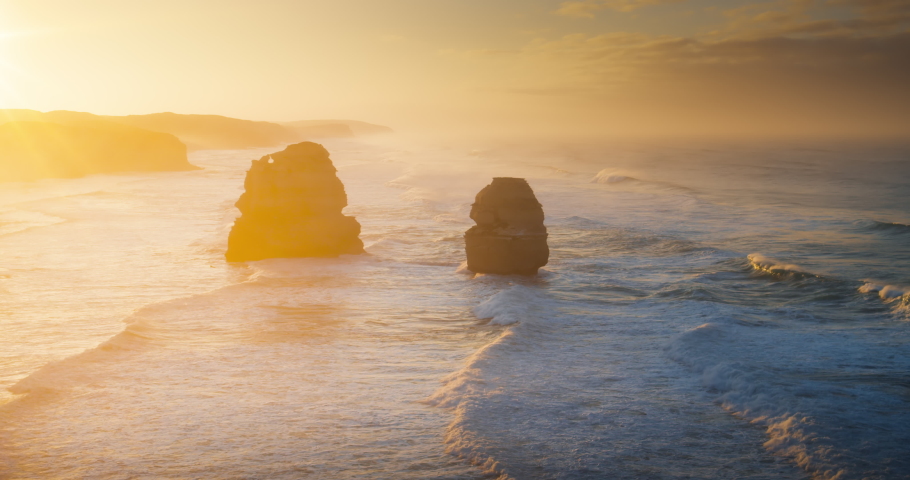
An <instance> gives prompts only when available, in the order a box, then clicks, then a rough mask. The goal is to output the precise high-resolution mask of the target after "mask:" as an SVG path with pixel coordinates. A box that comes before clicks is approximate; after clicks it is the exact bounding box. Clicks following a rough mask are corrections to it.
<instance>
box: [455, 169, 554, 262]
mask: <svg viewBox="0 0 910 480" xmlns="http://www.w3.org/2000/svg"><path fill="white" fill-rule="evenodd" d="M471 219H473V220H474V221H475V222H477V225H475V226H473V227H471V228H470V229H468V231H467V232H465V234H464V243H465V252H466V253H467V256H468V269H469V270H471V271H472V272H475V273H498V274H502V275H509V274H515V273H517V274H522V275H534V274H536V273H537V269H539V268H540V267H542V266H544V265H546V264H547V261H548V260H549V257H550V249H549V248H548V247H547V227H545V226H544V224H543V219H544V215H543V208H542V207H541V205H540V202H538V201H537V197H535V196H534V191H533V190H531V186H530V185H528V182H527V181H526V180H525V179H523V178H509V177H497V178H494V179H493V183H491V184H489V185H487V186H486V187H484V188H483V190H481V191H480V193H478V194H477V197H475V199H474V205H473V206H472V207H471Z"/></svg>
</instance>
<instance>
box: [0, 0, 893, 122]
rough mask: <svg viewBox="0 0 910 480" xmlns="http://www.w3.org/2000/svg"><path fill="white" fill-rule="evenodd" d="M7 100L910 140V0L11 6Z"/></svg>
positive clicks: (299, 0) (2, 43) (0, 14)
mask: <svg viewBox="0 0 910 480" xmlns="http://www.w3.org/2000/svg"><path fill="white" fill-rule="evenodd" d="M0 107H2V108H29V109H34V110H40V111H49V110H76V111H88V112H92V113H98V114H109V115H126V114H143V113H154V112H161V111H172V112H177V113H206V114H219V115H227V116H232V117H238V118H247V119H253V120H270V121H291V120H302V119H319V118H351V119H359V120H365V121H371V122H376V123H382V124H386V125H390V126H392V127H394V128H397V129H399V130H407V129H431V130H452V131H460V130H466V131H467V130H471V129H474V130H489V131H510V132H511V131H519V132H520V131H525V132H546V131H550V132H578V133H584V134H595V135H596V134H604V135H610V134H616V135H712V134H716V135H726V134H730V135H747V136H773V135H784V136H801V135H802V136H818V135H821V136H826V135H831V136H879V137H888V136H891V137H895V136H896V137H903V138H910V0H772V1H752V0H725V1H718V0H571V1H562V0H332V1H309V0H258V1H255V2H254V1H239V0H218V1H215V0H179V1H175V0H156V1H155V2H140V1H123V0H80V1H78V2H74V1H71V0H0Z"/></svg>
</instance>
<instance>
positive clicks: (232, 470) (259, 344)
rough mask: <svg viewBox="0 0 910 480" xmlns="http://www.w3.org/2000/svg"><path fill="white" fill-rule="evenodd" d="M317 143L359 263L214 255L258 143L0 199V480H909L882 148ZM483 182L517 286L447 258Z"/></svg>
mask: <svg viewBox="0 0 910 480" xmlns="http://www.w3.org/2000/svg"><path fill="white" fill-rule="evenodd" d="M326 146H327V147H328V148H329V150H330V152H332V158H333V159H334V161H335V163H336V165H338V167H339V177H340V178H341V179H342V181H344V183H345V186H346V189H347V192H348V196H349V203H350V205H349V207H348V209H347V210H346V213H347V214H349V215H355V216H356V217H357V218H358V220H359V221H360V222H361V224H362V225H363V234H362V238H363V240H364V243H365V245H366V249H367V252H368V253H369V255H367V256H363V257H342V258H340V259H275V260H267V261H263V262H251V263H249V264H235V265H229V264H226V263H224V262H223V260H222V257H221V255H222V254H223V248H224V245H225V238H226V233H227V229H228V228H229V227H230V223H231V221H232V220H233V218H234V217H235V216H236V214H237V212H236V210H235V209H234V208H233V207H232V202H233V199H236V196H237V195H238V194H239V188H240V186H241V183H242V178H243V172H244V170H245V168H246V167H247V166H248V165H249V161H250V160H252V159H253V158H258V155H259V154H260V153H261V152H243V151H239V152H201V153H198V154H196V157H195V158H194V159H193V161H194V162H195V163H197V164H199V165H201V166H203V167H205V168H206V170H203V171H198V172H180V173H177V174H163V175H156V176H150V177H142V176H136V177H103V176H99V177H92V178H91V179H84V180H75V181H55V182H46V183H44V184H39V185H24V184H16V185H7V187H8V188H6V190H5V191H4V192H3V195H2V196H0V200H2V204H0V208H2V210H0V229H2V228H4V226H6V228H7V230H0V248H2V249H3V252H4V254H6V255H7V259H8V260H6V263H5V264H4V265H3V268H4V270H0V289H2V290H0V295H3V297H2V299H3V301H4V304H3V305H4V306H5V307H6V308H5V309H4V310H3V313H4V316H3V317H0V320H2V321H3V322H4V323H3V324H0V328H4V329H5V330H4V331H5V332H7V336H6V339H7V340H2V339H0V342H5V343H2V345H3V346H4V349H5V350H6V351H7V352H10V353H8V354H7V355H6V356H5V357H3V363H0V367H2V368H4V369H5V370H3V371H0V380H4V381H5V382H6V383H5V384H4V385H5V386H7V387H10V389H11V392H12V396H10V397H9V399H7V401H8V402H9V403H7V404H6V405H4V406H2V407H0V477H4V478H5V477H8V478H35V477H51V478H83V477H94V478H156V477H162V476H169V477H180V478H183V477H215V478H260V477H268V478H515V479H537V478H540V479H549V478H560V479H587V478H591V479H594V478H598V479H599V478H619V479H621V478H666V479H677V478H679V479H681V478H706V479H707V478H711V479H714V478H750V479H778V478H792V479H804V478H830V479H861V478H869V479H894V478H910V373H908V372H910V335H908V328H910V226H908V225H910V210H908V206H910V147H907V146H902V145H884V144H858V143H853V144H848V143H836V142H791V143H777V144H760V143H751V144H749V143H731V142H726V143H723V142H707V141H705V142H688V143H684V142H631V141H629V142H615V141H613V142H605V141H590V142H581V141H571V142H569V141H560V142H545V141H534V142H529V141H527V140H522V141H514V142H507V141H502V140H498V141H479V140H478V141H464V142H449V143H448V144H447V145H440V144H439V143H435V144H434V143H431V142H418V141H406V140H404V139H388V140H384V141H375V142H372V143H371V142H358V141H344V142H329V143H327V145H326ZM493 176H519V177H524V178H527V179H528V180H529V183H530V184H531V186H532V188H533V189H534V190H535V192H536V194H537V196H538V199H539V200H540V201H541V203H542V204H543V206H544V211H545V213H546V217H547V219H546V224H547V228H548V230H549V232H550V237H549V244H550V249H551V257H550V264H549V265H548V266H547V267H545V268H544V269H543V270H542V271H541V273H540V275H539V276H537V277H531V278H526V277H502V276H495V275H478V276H475V275H473V274H471V273H470V272H467V271H465V269H464V267H463V265H462V262H463V260H464V259H463V243H462V239H461V234H462V233H463V232H464V231H465V230H466V229H467V228H468V227H470V225H471V224H472V222H471V221H470V219H469V218H468V217H467V213H468V211H469V210H470V204H471V202H472V200H473V195H474V194H475V193H476V192H477V191H479V190H480V188H482V187H483V186H484V185H486V184H487V183H489V181H490V179H491V178H492V177H493ZM156 212H157V213H156ZM165 213H166V214H165ZM149 217H153V218H156V220H155V221H154V222H150V221H149ZM4 218H5V219H6V221H5V222H4V220H3V219H4ZM29 222H31V223H29ZM98 231H103V232H108V233H109V234H107V235H103V236H102V237H103V238H96V240H95V241H96V242H97V243H95V244H91V243H90V242H88V243H87V242H76V241H74V240H73V239H81V238H84V237H82V236H89V237H91V236H90V232H98ZM162 232H168V233H166V234H162ZM80 235H82V236H80ZM62 238H65V239H68V240H69V242H70V243H71V244H73V245H74V247H72V248H71V249H70V250H69V254H68V255H63V256H61V255H48V253H47V252H48V251H49V250H51V249H53V248H55V247H57V246H59V244H60V242H61V239H62ZM91 238H95V237H91ZM139 246H142V247H141V249H140V248H139ZM8 252H9V253H8ZM137 252H138V253H141V255H139V254H137ZM126 267H128V268H126ZM136 272H141V273H138V274H137V273H136ZM52 278H54V279H56V280H55V281H54V282H51V281H50V279H52ZM85 279H92V280H91V282H89V284H90V287H91V288H89V289H88V291H86V290H87V289H86V288H85V285H86V281H85ZM92 292H98V293H97V294H94V293H92ZM181 292H183V293H181ZM49 294H53V296H54V298H56V299H57V301H55V302H50V303H48V302H40V301H36V299H39V298H47V297H48V295H49ZM12 307H14V308H12ZM124 319H125V320H126V322H127V324H128V325H127V326H126V328H125V329H124V326H123V324H122V322H121V320H124ZM24 345H28V346H29V347H28V348H25V347H23V346H24ZM38 345H41V346H42V348H38V347H37V346H38ZM83 351H84V352H83ZM79 352H83V353H79Z"/></svg>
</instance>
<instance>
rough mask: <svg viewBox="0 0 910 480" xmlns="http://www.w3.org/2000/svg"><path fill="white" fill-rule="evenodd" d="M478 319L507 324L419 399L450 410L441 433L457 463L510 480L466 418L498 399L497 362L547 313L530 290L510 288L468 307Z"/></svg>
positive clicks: (548, 308)
mask: <svg viewBox="0 0 910 480" xmlns="http://www.w3.org/2000/svg"><path fill="white" fill-rule="evenodd" d="M474 314H475V315H476V316H477V317H478V318H482V319H485V318H489V319H491V320H490V323H491V324H497V325H507V327H506V328H505V329H504V330H503V332H502V334H500V335H499V337H497V338H496V339H495V340H494V341H492V342H490V343H489V344H487V345H486V346H484V347H483V348H481V349H480V350H478V351H477V352H475V353H474V354H473V355H471V356H470V357H469V358H468V359H467V361H466V362H465V366H464V368H462V369H461V370H459V371H457V372H454V373H452V374H450V375H448V376H446V377H445V378H444V379H443V380H442V383H443V386H442V387H441V388H439V389H438V390H437V391H436V392H434V393H433V395H431V396H430V397H429V398H427V399H426V400H425V403H427V404H429V405H433V406H436V407H442V408H451V409H454V410H455V420H454V421H453V422H452V423H451V424H450V425H449V427H448V430H447V432H446V437H445V443H446V452H447V453H449V454H451V455H455V456H458V457H460V458H463V459H465V460H467V461H469V462H471V463H472V464H474V465H476V466H478V467H480V468H481V469H483V470H484V472H486V473H490V474H495V475H497V478H498V480H508V479H511V478H513V477H512V476H511V475H510V474H509V472H508V471H507V469H506V468H505V467H504V466H503V465H501V464H500V463H499V462H498V461H497V460H496V459H495V458H494V457H493V456H492V455H491V454H490V453H489V452H488V451H487V450H486V448H484V444H483V443H482V442H481V441H479V440H478V439H477V435H476V434H475V433H474V432H473V431H471V429H469V428H468V427H467V426H466V423H467V421H466V418H465V417H466V415H468V410H469V409H470V407H471V406H472V405H476V404H478V403H480V402H484V401H485V400H487V399H489V398H491V397H494V396H496V395H499V394H501V393H502V388H501V387H500V386H499V385H498V382H497V379H498V378H499V377H501V376H503V375H506V374H507V373H508V372H505V371H503V368H502V367H501V362H500V361H499V358H500V357H501V356H502V355H503V351H504V350H509V349H513V348H516V345H519V346H520V345H521V344H523V343H524V342H525V341H526V340H525V339H526V337H527V336H528V335H532V336H533V333H532V332H533V331H534V330H535V329H536V327H539V326H541V325H543V323H542V322H543V320H545V319H549V318H552V308H551V306H550V305H549V303H548V301H547V299H546V297H545V296H543V295H541V292H540V291H538V290H535V289H533V288H529V287H524V286H521V285H515V286H512V287H509V288H507V289H505V290H502V291H500V292H498V293H496V294H495V295H493V296H492V297H490V298H488V299H486V300H485V301H483V302H482V303H481V304H480V305H478V306H477V307H475V308H474Z"/></svg>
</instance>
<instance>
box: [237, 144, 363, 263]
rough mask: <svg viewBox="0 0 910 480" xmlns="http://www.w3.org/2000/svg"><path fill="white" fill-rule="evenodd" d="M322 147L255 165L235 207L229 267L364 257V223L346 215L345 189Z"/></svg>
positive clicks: (305, 147) (299, 147)
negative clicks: (237, 212)
mask: <svg viewBox="0 0 910 480" xmlns="http://www.w3.org/2000/svg"><path fill="white" fill-rule="evenodd" d="M336 171H337V170H335V166H334V165H332V160H331V159H329V152H328V151H326V149H325V148H323V147H322V145H319V144H317V143H312V142H303V143H298V144H295V145H290V146H289V147H287V148H286V149H284V150H283V151H281V152H278V153H273V154H271V155H266V156H264V157H262V158H261V159H259V160H253V165H252V166H251V167H250V170H249V171H248V172H247V174H246V180H245V181H244V183H243V185H244V188H245V189H246V191H245V192H244V193H243V195H241V196H240V200H237V203H236V204H235V205H236V206H237V208H239V209H240V212H241V216H240V218H238V219H237V220H236V221H235V222H234V227H233V228H232V229H231V233H230V235H229V236H228V249H227V253H226V254H225V257H226V258H227V260H228V261H230V262H243V261H248V260H262V259H264V258H281V257H337V256H338V255H341V254H360V253H363V242H361V241H360V238H359V235H360V224H359V223H357V220H355V219H354V217H347V216H344V215H342V214H341V210H342V209H343V208H344V207H345V206H347V204H348V196H347V194H346V193H345V192H344V185H342V183H341V180H339V179H338V176H337V175H336V174H335V172H336Z"/></svg>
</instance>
